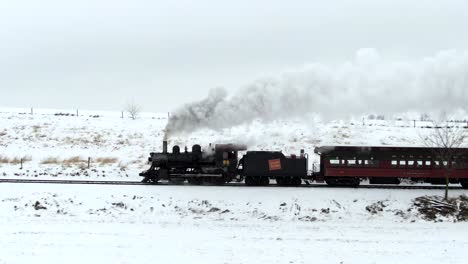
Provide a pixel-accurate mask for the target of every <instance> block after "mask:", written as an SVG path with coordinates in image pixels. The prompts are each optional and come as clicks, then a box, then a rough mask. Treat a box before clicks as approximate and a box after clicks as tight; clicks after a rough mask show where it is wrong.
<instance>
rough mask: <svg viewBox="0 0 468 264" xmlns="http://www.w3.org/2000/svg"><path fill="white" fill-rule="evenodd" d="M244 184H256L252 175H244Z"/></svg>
mask: <svg viewBox="0 0 468 264" xmlns="http://www.w3.org/2000/svg"><path fill="white" fill-rule="evenodd" d="M245 185H247V186H255V185H256V181H255V179H254V178H253V177H252V176H247V177H245Z"/></svg>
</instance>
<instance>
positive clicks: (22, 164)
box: [20, 158, 23, 170]
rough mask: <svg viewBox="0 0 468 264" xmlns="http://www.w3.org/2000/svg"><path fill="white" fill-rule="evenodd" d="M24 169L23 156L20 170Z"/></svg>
mask: <svg viewBox="0 0 468 264" xmlns="http://www.w3.org/2000/svg"><path fill="white" fill-rule="evenodd" d="M22 169H23V158H21V167H20V170H22Z"/></svg>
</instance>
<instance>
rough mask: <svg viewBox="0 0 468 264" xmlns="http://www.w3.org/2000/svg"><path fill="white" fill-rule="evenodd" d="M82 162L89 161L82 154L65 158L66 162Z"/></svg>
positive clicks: (64, 161)
mask: <svg viewBox="0 0 468 264" xmlns="http://www.w3.org/2000/svg"><path fill="white" fill-rule="evenodd" d="M82 162H87V160H85V159H83V158H81V157H80V156H74V157H71V158H68V159H65V160H63V163H64V164H73V163H82Z"/></svg>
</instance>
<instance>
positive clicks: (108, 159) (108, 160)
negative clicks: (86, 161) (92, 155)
mask: <svg viewBox="0 0 468 264" xmlns="http://www.w3.org/2000/svg"><path fill="white" fill-rule="evenodd" d="M118 160H119V159H117V158H113V157H102V158H97V159H96V162H97V163H99V164H101V165H104V164H111V163H116V162H117V161H118Z"/></svg>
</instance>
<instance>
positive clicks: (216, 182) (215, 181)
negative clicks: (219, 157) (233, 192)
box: [212, 177, 226, 185]
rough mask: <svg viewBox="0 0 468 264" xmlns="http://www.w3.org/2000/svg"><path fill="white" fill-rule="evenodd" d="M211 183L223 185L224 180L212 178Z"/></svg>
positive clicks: (222, 178)
mask: <svg viewBox="0 0 468 264" xmlns="http://www.w3.org/2000/svg"><path fill="white" fill-rule="evenodd" d="M212 181H213V183H214V184H216V185H224V183H225V182H226V179H225V178H224V177H213V179H212Z"/></svg>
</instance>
